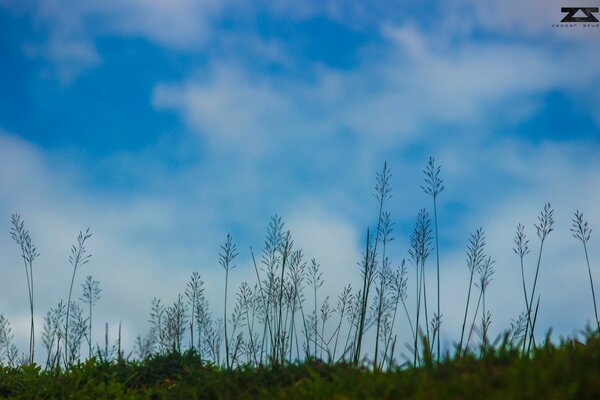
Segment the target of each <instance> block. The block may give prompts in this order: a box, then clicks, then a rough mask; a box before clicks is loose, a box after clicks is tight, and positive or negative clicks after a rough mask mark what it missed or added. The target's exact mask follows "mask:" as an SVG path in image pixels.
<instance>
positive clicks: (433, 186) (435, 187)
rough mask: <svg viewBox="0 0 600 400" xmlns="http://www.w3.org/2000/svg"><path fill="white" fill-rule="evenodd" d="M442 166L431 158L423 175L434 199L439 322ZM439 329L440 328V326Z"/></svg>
mask: <svg viewBox="0 0 600 400" xmlns="http://www.w3.org/2000/svg"><path fill="white" fill-rule="evenodd" d="M440 171H441V166H439V165H438V166H436V165H435V160H434V159H433V157H429V161H428V162H427V166H426V167H425V170H424V171H423V173H424V174H425V185H423V186H421V188H422V189H423V190H424V191H425V193H427V194H429V195H430V196H431V197H432V198H433V220H434V228H435V258H436V272H437V318H436V319H437V320H438V321H441V318H442V317H441V310H440V250H439V248H440V246H439V240H438V217H437V197H438V195H439V194H440V193H442V192H443V191H444V188H445V187H444V181H443V179H441V178H440ZM438 329H439V326H438ZM440 336H441V335H440V334H439V332H438V335H437V361H438V362H439V361H440Z"/></svg>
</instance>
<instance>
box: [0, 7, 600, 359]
mask: <svg viewBox="0 0 600 400" xmlns="http://www.w3.org/2000/svg"><path fill="white" fill-rule="evenodd" d="M572 3H573V2H572V1H571V0H562V1H555V0H545V1H534V0H526V1H523V0H520V1H513V0H510V1H507V0H491V1H488V2H481V1H475V0H447V1H443V2H441V1H437V2H435V1H434V2H422V1H416V0H407V1H389V0H387V1H383V0H374V1H371V2H362V1H357V0H349V1H348V0H346V1H337V0H331V1H312V0H305V1H291V0H282V1H277V2H272V1H262V0H256V1H253V2H246V1H240V0H223V1H217V0H203V1H191V0H169V1H166V0H155V1H144V0H119V1H115V0H103V1H98V0H81V1H78V2H71V1H67V0H47V1H29V0H0V227H1V226H4V228H3V229H0V268H2V279H0V313H3V314H4V315H5V316H6V317H7V318H8V319H9V320H10V321H11V323H12V327H13V331H14V333H15V336H16V341H17V343H18V344H20V346H21V348H22V349H23V350H24V349H25V348H26V343H27V338H28V329H29V326H28V318H29V314H28V313H29V310H28V301H27V295H26V292H25V290H26V281H25V279H23V266H22V264H21V260H20V258H19V253H18V249H17V247H16V245H15V244H14V243H13V242H12V241H11V238H10V235H9V230H10V218H11V215H12V214H13V213H19V214H20V215H21V216H22V217H23V218H24V219H25V221H26V226H27V228H28V229H29V230H30V232H31V236H32V238H33V240H34V242H35V244H36V245H37V247H38V249H39V252H40V254H41V255H40V257H39V259H38V260H36V263H35V265H34V278H35V287H34V290H35V294H34V296H35V300H36V305H35V313H36V324H37V326H38V327H39V328H38V332H39V331H41V325H42V321H43V316H44V315H45V313H46V311H47V310H48V309H49V308H50V307H52V306H54V305H55V304H56V303H58V301H59V300H61V299H65V297H66V295H67V292H68V285H69V281H70V276H71V273H72V270H71V267H70V265H69V263H68V256H69V249H70V246H71V244H72V243H74V242H75V239H76V236H77V234H78V232H79V231H80V230H84V229H86V228H87V227H90V230H91V232H92V234H93V236H92V238H91V239H90V241H89V245H88V248H89V251H90V253H91V254H92V259H91V261H90V262H89V264H87V265H85V266H84V267H83V268H82V269H81V270H80V271H78V272H77V274H78V275H77V280H76V282H77V284H80V283H81V282H83V279H84V277H85V276H86V275H92V276H93V277H94V278H95V279H98V280H99V281H100V282H101V287H102V289H103V292H102V299H101V300H100V301H99V302H98V304H97V306H96V311H95V317H94V323H95V326H96V327H95V329H94V335H95V338H96V340H98V341H99V340H100V338H102V329H103V325H104V323H109V329H110V332H111V335H112V337H114V335H115V334H116V329H117V328H116V327H117V326H118V324H119V322H121V323H122V326H123V340H124V341H125V343H126V344H129V345H130V344H131V343H133V339H134V338H135V336H136V335H137V334H143V333H144V332H145V331H147V329H148V328H149V326H148V323H147V319H148V317H149V311H150V301H151V299H152V297H155V296H156V297H159V298H162V299H163V301H165V302H167V303H169V302H172V301H173V300H174V299H175V298H176V297H177V294H178V293H182V292H183V290H184V286H185V283H186V281H187V279H188V277H189V275H190V274H191V273H192V272H193V271H198V272H200V274H201V275H202V277H203V280H204V281H205V282H206V284H207V288H206V290H207V296H208V298H209V300H210V301H211V305H212V308H213V310H214V311H215V312H216V313H219V312H220V310H221V309H222V308H221V305H220V299H221V297H222V292H223V288H222V286H223V271H222V270H221V269H220V267H219V266H218V264H217V258H218V252H219V245H220V244H221V243H223V242H224V240H225V237H226V235H227V233H231V234H232V235H233V238H234V241H235V242H236V243H237V246H238V248H239V250H240V255H239V258H238V259H237V264H238V268H236V269H235V270H234V273H233V274H232V276H231V279H232V282H234V284H235V285H237V284H239V283H240V282H241V281H243V280H249V281H252V282H253V277H254V270H253V269H252V267H251V257H250V248H251V247H252V248H253V249H255V251H259V249H260V248H261V246H262V244H263V241H264V234H265V231H266V226H267V223H268V221H269V218H270V217H271V216H273V215H275V214H277V215H280V216H281V217H282V218H283V221H284V222H285V224H286V225H285V226H286V228H287V229H290V230H291V233H292V235H293V237H294V240H295V244H296V246H298V247H300V248H303V249H304V253H305V254H306V257H307V258H312V257H314V258H316V259H317V261H318V262H319V263H320V264H321V267H322V270H323V275H324V278H325V282H326V283H325V286H324V288H323V293H322V296H325V295H326V294H329V295H330V296H331V297H332V298H334V297H335V296H336V295H337V293H339V291H340V290H341V288H342V287H343V286H344V285H345V284H347V283H352V284H354V285H356V287H358V279H359V268H358V266H357V264H356V263H357V262H358V261H359V259H360V255H361V252H362V249H363V247H364V242H365V236H366V230H367V228H369V227H371V228H372V227H373V226H374V225H375V223H376V219H377V205H376V201H375V199H374V198H373V188H374V185H375V175H376V173H377V172H378V171H380V170H381V168H382V167H383V164H384V162H387V163H388V166H389V167H390V169H391V171H392V181H391V183H392V187H393V197H392V199H391V201H390V202H389V206H388V207H389V211H390V212H391V215H392V219H393V221H394V223H395V231H394V236H395V240H394V241H393V242H392V249H391V250H390V251H391V253H390V254H391V255H392V257H393V260H392V262H393V263H394V264H395V265H397V264H399V263H400V262H401V260H402V258H404V257H407V250H408V245H409V242H408V236H409V234H410V230H411V228H412V226H413V224H414V221H415V218H416V215H417V213H418V211H419V210H420V209H421V208H426V209H428V210H429V211H432V201H431V198H430V197H428V196H427V195H426V194H425V193H423V191H422V190H421V189H420V185H421V184H422V181H423V173H422V170H423V168H424V167H425V164H426V162H427V160H428V158H429V157H430V156H433V157H434V158H435V160H436V162H437V163H439V164H440V165H441V166H442V172H441V176H442V178H443V179H444V183H445V186H446V190H445V191H444V192H443V193H442V194H441V195H440V197H439V199H438V200H439V201H438V205H439V209H438V213H439V234H440V249H439V250H440V259H441V266H440V268H441V278H442V279H441V281H442V288H441V302H442V314H443V321H444V322H443V327H442V335H443V337H444V338H445V340H446V342H447V343H448V342H450V341H452V340H457V334H459V332H460V322H461V321H462V319H461V318H462V315H461V313H462V310H463V309H464V308H463V307H464V302H465V301H466V296H465V293H466V288H467V284H468V270H467V267H466V257H465V251H466V243H467V239H468V237H469V234H470V233H472V232H474V231H475V230H476V229H477V228H479V227H483V228H484V229H485V231H486V233H487V235H486V236H487V252H488V254H489V255H491V256H492V257H493V258H494V259H495V260H496V264H495V266H496V273H495V275H494V280H493V281H492V283H491V284H490V288H489V290H488V295H489V308H490V310H491V312H492V315H493V323H492V332H495V333H499V332H500V331H501V330H502V329H504V328H506V327H508V325H509V324H510V321H511V318H515V317H516V316H517V315H518V314H519V313H520V312H521V311H522V310H523V304H522V303H523V301H522V297H521V293H522V292H521V291H520V290H521V286H520V285H521V281H520V270H519V264H518V258H517V257H516V256H515V254H514V253H513V250H512V247H513V237H514V232H515V228H516V226H517V224H519V223H522V224H524V225H525V226H526V233H527V234H528V237H529V238H530V241H531V247H532V254H531V255H529V256H528V258H527V259H526V273H527V274H528V275H527V279H528V284H530V283H531V281H532V279H533V273H534V269H535V264H534V262H535V259H534V258H535V253H536V251H537V249H538V246H539V243H538V240H537V237H536V234H535V228H534V227H533V224H534V223H535V222H536V221H537V215H538V214H539V211H540V210H541V209H542V207H543V205H544V204H545V203H546V202H550V203H551V204H552V206H553V207H554V208H555V209H556V229H555V232H553V233H552V234H551V235H550V237H549V239H548V241H547V246H546V247H545V250H544V251H545V253H544V256H543V260H542V267H541V268H542V270H541V273H540V281H539V284H538V285H539V286H538V288H539V291H540V294H541V305H540V314H539V322H538V324H539V325H538V326H539V331H540V332H545V331H546V330H547V329H549V328H552V329H553V332H554V333H555V334H557V335H561V334H562V335H567V334H574V333H577V332H578V330H579V329H581V328H583V327H584V326H585V324H586V323H587V322H590V321H591V320H592V318H593V307H592V302H591V293H590V289H589V280H588V276H587V268H586V266H585V259H584V256H583V251H582V248H581V243H578V242H577V241H576V240H575V239H573V238H572V236H571V232H570V231H569V228H570V224H571V218H572V216H573V213H574V212H575V210H581V211H582V212H583V213H584V216H585V218H586V220H588V221H589V223H590V225H591V226H592V229H594V228H596V229H600V228H598V227H600V208H599V207H598V204H600V185H599V184H598V182H600V95H599V93H600V90H599V89H600V54H598V51H597V49H598V46H599V44H600V28H599V27H595V26H593V27H584V26H583V25H582V24H577V25H576V26H574V27H555V26H553V24H558V23H559V22H560V20H561V19H562V17H563V16H564V14H563V13H561V12H560V8H561V7H564V6H569V5H571V6H573V5H574V4H575V3H573V4H572ZM576 5H577V6H597V2H596V1H589V0H586V1H580V2H577V3H576ZM2 221H4V222H3V223H2ZM2 231H3V233H1V232H2ZM598 240H599V239H598V236H597V234H596V231H595V230H594V231H593V232H592V238H591V241H590V245H589V246H590V259H591V264H592V270H593V271H592V272H593V273H594V274H595V279H596V281H599V282H600V270H599V268H600V265H599V263H600V253H599V252H598V251H597V249H598V248H599V247H598ZM428 267H429V268H433V264H431V263H430V264H429V266H428ZM431 271H433V269H431ZM410 272H411V274H412V275H410V277H411V278H413V279H414V274H413V272H414V271H412V269H410ZM77 290H80V288H79V287H78V286H76V295H77V296H79V295H80V293H78V292H77ZM409 296H411V293H409ZM409 298H411V299H412V297H409ZM409 301H411V300H409ZM39 342H40V341H39V338H38V343H39ZM37 351H38V352H41V346H39V347H38V349H37Z"/></svg>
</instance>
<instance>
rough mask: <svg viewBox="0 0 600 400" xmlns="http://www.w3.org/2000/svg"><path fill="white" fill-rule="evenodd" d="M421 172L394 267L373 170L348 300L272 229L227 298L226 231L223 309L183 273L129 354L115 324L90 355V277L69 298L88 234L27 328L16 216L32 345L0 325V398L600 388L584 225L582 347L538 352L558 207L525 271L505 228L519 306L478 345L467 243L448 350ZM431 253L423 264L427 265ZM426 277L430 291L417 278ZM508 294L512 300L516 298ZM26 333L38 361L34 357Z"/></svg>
mask: <svg viewBox="0 0 600 400" xmlns="http://www.w3.org/2000/svg"><path fill="white" fill-rule="evenodd" d="M423 172H424V175H425V179H424V185H423V186H422V189H423V191H424V192H425V194H427V195H429V196H430V197H431V198H432V200H433V202H432V211H433V219H432V218H431V217H430V213H429V211H427V209H425V208H423V209H421V210H420V211H419V212H418V214H417V218H416V222H415V227H414V229H413V230H412V233H411V234H410V237H409V243H410V246H409V249H408V250H407V260H408V262H407V261H406V260H405V259H401V260H394V261H393V260H390V254H392V253H393V252H391V246H392V244H393V243H392V242H393V240H394V236H393V235H394V222H393V220H392V217H391V214H390V212H389V210H388V203H389V202H390V200H391V198H392V188H391V172H390V170H389V168H388V166H387V164H384V166H383V169H382V170H381V172H379V173H378V174H377V179H376V185H375V193H374V194H375V199H376V201H377V209H376V210H377V214H376V218H374V220H375V224H374V227H371V228H368V229H367V230H366V236H365V247H364V249H363V253H362V256H361V259H360V260H357V261H358V268H355V269H354V271H355V273H357V274H359V276H360V278H361V279H360V284H359V285H358V287H357V288H352V287H351V286H350V285H347V286H346V287H344V289H343V290H342V292H341V293H339V294H338V296H337V299H335V300H330V297H329V296H328V295H325V294H323V293H322V291H323V289H322V286H323V283H324V282H323V275H322V270H321V266H320V264H319V263H318V262H317V260H315V259H314V258H313V259H310V260H309V259H307V258H306V257H305V255H304V253H303V250H302V249H298V248H296V246H295V244H294V240H293V238H292V234H291V232H290V231H289V230H286V229H285V228H284V227H285V225H284V223H283V222H282V220H281V218H280V217H278V216H275V217H273V218H271V220H270V221H269V224H268V227H267V234H266V239H265V241H264V245H263V248H262V251H261V252H260V254H259V255H257V256H255V253H254V251H253V250H252V249H250V252H249V253H250V256H251V259H252V266H251V268H252V270H253V274H254V275H255V277H256V280H255V282H254V283H248V282H243V283H242V284H241V285H240V286H239V288H237V291H235V293H232V291H233V290H232V288H231V287H230V286H231V284H230V275H231V274H234V273H235V270H236V268H237V266H238V265H237V256H238V255H239V252H238V249H237V246H236V244H235V242H234V240H233V237H232V236H231V235H229V234H228V235H227V237H226V240H225V242H224V244H223V245H222V246H221V251H220V253H219V257H218V261H217V262H216V264H217V265H218V267H219V268H220V269H221V270H222V272H223V280H222V282H220V283H218V284H219V285H222V286H221V287H222V288H223V296H222V297H221V298H220V299H217V301H219V302H221V301H222V306H223V307H222V310H223V311H222V313H220V312H219V313H213V312H212V311H211V308H210V307H209V301H208V299H207V297H206V296H205V294H204V281H203V280H202V278H201V276H200V274H199V273H198V272H194V273H192V274H191V276H190V279H189V281H188V283H187V285H186V286H185V290H184V292H183V293H182V294H178V295H177V296H176V297H175V300H174V302H173V303H171V304H170V305H169V304H168V303H167V304H166V305H165V304H164V303H162V301H161V300H160V299H157V298H154V299H153V300H152V303H151V310H150V318H149V323H150V329H149V330H148V332H147V333H146V334H145V335H139V336H138V337H137V339H136V342H135V348H134V349H132V350H131V351H129V350H127V349H124V348H123V347H122V346H121V335H120V331H121V329H120V326H119V335H118V337H117V340H116V341H109V337H108V327H106V332H107V333H106V334H105V337H104V338H103V339H104V340H103V341H102V344H98V343H97V342H96V341H95V340H94V338H93V335H92V332H93V331H92V316H93V306H94V305H95V304H96V302H98V301H99V300H100V293H101V289H100V284H99V282H97V281H95V280H94V279H93V278H92V277H91V276H87V278H86V279H85V281H84V283H83V284H82V285H81V286H82V296H81V297H80V298H79V300H80V301H79V302H78V301H77V300H75V299H76V298H77V293H76V292H74V285H75V282H76V280H77V271H78V270H80V269H81V268H83V267H84V266H85V265H86V264H87V263H88V261H89V260H90V257H91V255H90V254H89V253H88V252H87V249H86V245H87V241H88V239H90V238H91V234H90V232H89V230H86V231H82V232H80V233H79V235H78V236H77V240H76V243H75V245H73V246H72V248H71V256H70V258H69V263H70V265H71V267H72V275H71V277H70V280H69V282H68V283H69V285H68V286H67V287H68V291H66V293H68V295H67V296H66V297H65V298H66V303H65V302H63V301H62V300H61V301H60V302H59V303H58V304H57V305H56V306H55V307H53V308H51V309H50V310H49V311H48V312H47V314H46V317H45V319H44V325H43V329H42V330H41V334H40V330H39V328H38V330H35V326H34V322H35V319H34V314H35V312H34V304H35V302H34V299H35V296H34V295H35V292H34V285H33V283H34V276H35V274H34V265H35V264H34V261H35V260H36V258H37V257H38V256H39V254H38V252H37V250H36V247H35V245H34V244H33V241H32V239H31V237H30V234H29V232H28V230H27V229H26V228H25V224H24V222H23V220H22V219H21V218H20V217H19V216H18V215H17V214H15V215H14V216H13V220H12V225H13V227H12V230H11V235H12V238H13V240H14V241H15V242H16V244H17V245H18V246H19V251H20V254H21V256H22V259H23V262H24V266H25V272H26V277H27V288H28V301H29V311H30V316H31V326H30V340H29V352H28V353H20V352H19V349H18V348H17V347H16V346H15V345H14V344H13V343H12V341H13V335H12V333H11V327H10V323H9V321H8V320H7V319H6V318H5V317H4V315H3V314H0V365H6V366H5V367H1V368H2V374H1V376H0V378H1V379H0V396H5V397H21V398H35V397H41V398H68V397H71V398H86V397H89V398H98V397H105V398H114V397H133V398H135V397H140V398H167V397H168V398H172V397H179V398H195V397H198V398H236V399H237V398H251V397H259V396H260V397H273V398H307V397H308V398H310V397H319V398H322V397H325V398H345V397H349V398H350V397H352V398H436V397H439V398H448V397H455V398H499V399H500V398H577V399H581V398H593V397H595V396H594V395H600V392H599V388H600V383H596V380H595V377H597V376H600V375H599V374H598V373H599V372H600V343H599V340H598V335H599V333H600V322H598V314H597V304H596V295H595V289H594V283H593V273H592V267H591V264H590V254H589V249H590V248H591V247H592V246H588V245H589V241H590V237H591V228H589V227H588V224H587V222H586V221H585V220H584V219H583V214H582V213H580V212H579V211H577V212H576V213H575V216H574V219H573V224H572V229H571V231H572V235H573V236H574V237H575V239H577V240H578V241H579V242H580V243H581V244H582V250H583V251H582V254H581V258H580V262H579V263H580V264H581V268H580V270H579V272H577V273H585V274H586V275H585V276H586V279H587V278H588V277H589V283H590V288H591V291H590V294H591V296H590V300H591V302H592V303H593V310H594V316H595V326H594V328H589V329H588V330H586V331H585V332H584V333H583V335H582V337H583V343H580V342H578V341H576V340H575V339H564V340H562V341H561V342H559V343H557V342H555V341H552V340H551V339H550V336H549V335H548V336H547V337H546V338H545V339H544V338H543V337H540V336H539V332H538V334H537V335H536V334H535V332H536V331H535V328H536V322H537V317H538V313H539V310H540V308H541V304H543V302H541V298H542V297H541V292H542V291H541V288H540V287H539V286H538V281H539V279H538V278H539V277H540V276H541V275H542V274H544V248H545V246H546V248H547V246H549V245H550V243H551V242H550V237H551V234H552V232H553V231H554V222H555V221H554V209H553V208H552V207H551V205H550V204H546V205H544V207H543V209H542V211H541V212H540V214H539V216H538V221H537V223H536V224H534V226H533V227H534V228H535V232H536V234H537V239H538V240H537V241H535V244H533V243H532V244H531V248H532V249H533V252H534V256H535V258H534V259H533V260H531V259H530V258H528V255H529V253H530V252H531V249H530V242H529V240H528V238H527V235H526V231H525V227H524V226H523V225H521V224H519V225H518V226H517V230H516V236H515V238H514V248H513V250H514V253H515V254H516V257H515V259H514V260H515V262H514V265H513V267H514V276H515V280H516V281H518V282H519V283H520V285H519V286H522V289H523V298H522V301H523V303H522V309H521V312H520V313H519V314H518V315H516V316H515V318H514V319H513V322H512V323H511V326H510V327H506V328H505V329H499V330H498V331H500V332H502V333H501V334H500V336H499V337H498V338H497V339H496V340H494V337H493V336H491V334H490V326H491V325H492V321H493V318H492V316H493V314H492V313H493V310H491V309H490V308H491V307H489V304H488V303H486V292H487V290H488V287H489V285H490V284H491V282H492V279H493V276H494V259H493V258H492V256H491V255H489V254H488V253H487V249H486V238H485V231H484V229H483V228H479V229H476V230H475V232H474V233H472V234H471V235H470V237H469V238H468V240H467V252H466V267H467V268H466V271H465V274H464V279H465V284H466V283H467V282H468V287H466V288H465V293H464V299H465V302H464V303H463V300H462V299H460V301H459V305H456V304H455V306H458V307H463V304H464V317H463V313H462V312H461V319H462V323H461V328H462V329H461V331H460V332H461V333H460V340H458V338H454V340H455V342H454V343H455V344H454V345H453V346H452V348H451V349H444V348H443V347H442V346H441V340H440V336H441V334H442V332H443V330H442V327H443V326H445V325H444V324H445V323H446V322H445V321H444V318H443V313H442V312H443V310H442V309H441V307H440V305H441V304H442V302H441V301H440V293H441V291H440V286H442V285H443V282H441V281H440V273H439V271H440V268H444V262H443V260H442V261H441V260H440V251H439V249H438V228H439V227H438V206H439V204H440V203H439V201H440V195H441V194H442V192H443V191H444V188H445V187H444V184H443V180H442V178H441V176H440V175H441V169H440V167H439V166H437V165H436V164H435V162H434V160H433V159H432V158H430V159H429V161H428V163H427V165H426V167H425V170H424V171H423ZM441 228H442V229H443V227H441ZM442 253H443V252H442ZM432 255H435V262H430V261H429V259H430V256H432ZM584 255H585V257H583V256H584ZM432 264H433V265H432ZM409 266H411V267H410V268H412V269H414V270H413V271H414V272H410V271H409ZM586 267H587V268H586ZM351 271H352V270H349V272H351ZM427 274H429V276H430V277H432V276H434V277H435V278H434V279H432V278H430V279H429V280H428V279H427V278H426V275H427ZM433 283H435V285H433ZM428 292H429V294H428ZM517 295H518V296H519V298H520V297H521V294H520V289H519V293H517ZM443 304H444V306H445V307H449V306H450V305H451V304H450V302H449V301H446V302H444V303H443ZM591 309H592V308H590V313H591ZM461 310H462V308H461ZM36 332H37V333H38V335H39V336H41V339H42V340H41V342H42V344H43V347H44V350H45V353H40V352H36V351H35V350H36V341H35V338H36ZM451 340H452V338H450V339H446V340H445V342H446V343H447V342H449V341H451ZM86 350H87V351H86ZM84 353H87V354H84ZM40 354H41V355H40ZM86 356H87V358H86ZM363 360H368V362H364V361H363ZM36 362H37V364H36Z"/></svg>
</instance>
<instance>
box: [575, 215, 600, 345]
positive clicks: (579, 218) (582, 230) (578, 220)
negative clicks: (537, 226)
mask: <svg viewBox="0 0 600 400" xmlns="http://www.w3.org/2000/svg"><path fill="white" fill-rule="evenodd" d="M571 232H573V237H575V239H579V241H581V244H583V251H584V253H585V261H586V263H587V268H588V275H589V278H590V287H591V289H592V302H593V304H594V315H595V317H596V328H597V330H598V333H599V334H600V320H598V308H597V306H596V292H595V291H594V281H593V279H592V269H591V268H590V258H589V256H588V249H587V243H588V241H589V240H590V235H591V234H592V229H591V228H590V227H589V226H588V223H587V221H584V220H583V213H582V212H579V210H577V211H575V216H574V218H573V227H572V228H571Z"/></svg>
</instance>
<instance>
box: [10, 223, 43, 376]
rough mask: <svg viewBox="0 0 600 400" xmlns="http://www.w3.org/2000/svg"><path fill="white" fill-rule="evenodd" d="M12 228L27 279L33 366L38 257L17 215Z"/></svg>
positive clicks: (11, 233) (30, 354) (30, 350)
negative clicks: (34, 288) (34, 307)
mask: <svg viewBox="0 0 600 400" xmlns="http://www.w3.org/2000/svg"><path fill="white" fill-rule="evenodd" d="M11 222H12V228H11V230H10V235H11V237H12V239H13V240H14V241H15V242H16V243H17V244H18V245H19V248H20V249H21V258H23V263H24V264H25V276H26V277H27V295H28V297H29V311H30V314H31V325H30V328H29V364H33V357H34V354H35V324H34V321H33V261H34V260H35V259H36V258H37V257H38V256H39V253H38V252H37V249H36V247H35V245H34V244H33V242H32V241H31V236H30V235H29V231H28V230H27V229H25V221H23V220H21V216H20V215H19V214H13V216H12V220H11Z"/></svg>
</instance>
